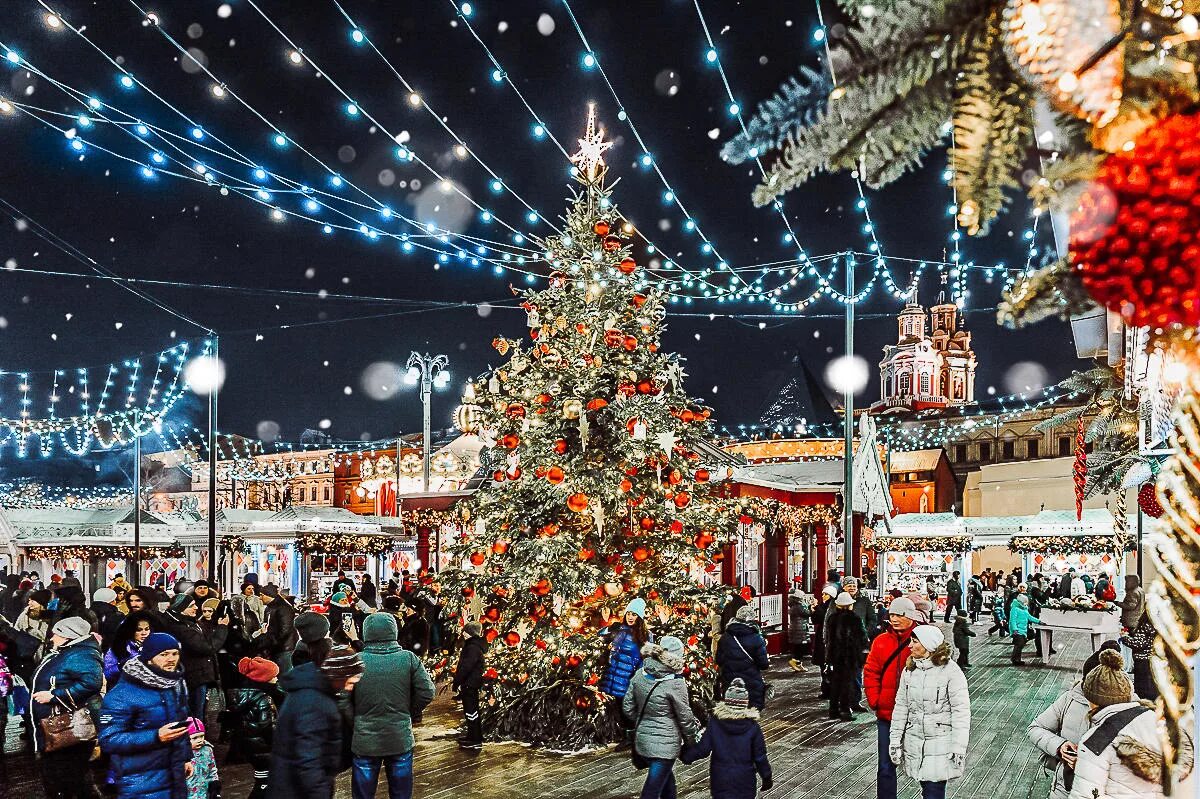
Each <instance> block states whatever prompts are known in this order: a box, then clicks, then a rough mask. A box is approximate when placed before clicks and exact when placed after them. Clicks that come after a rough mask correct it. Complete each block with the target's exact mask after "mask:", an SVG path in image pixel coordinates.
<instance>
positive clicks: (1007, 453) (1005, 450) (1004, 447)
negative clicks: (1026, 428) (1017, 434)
mask: <svg viewBox="0 0 1200 799" xmlns="http://www.w3.org/2000/svg"><path fill="white" fill-rule="evenodd" d="M1000 452H1001V453H1002V454H1001V456H1000V457H1002V458H1003V459H1004V460H1006V461H1011V460H1013V459H1015V458H1016V457H1017V442H1015V441H1005V442H1003V443H1002V444H1001V445H1000Z"/></svg>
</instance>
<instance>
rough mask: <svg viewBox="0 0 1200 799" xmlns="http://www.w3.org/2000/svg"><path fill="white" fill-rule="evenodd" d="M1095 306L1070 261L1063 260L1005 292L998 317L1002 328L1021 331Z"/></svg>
mask: <svg viewBox="0 0 1200 799" xmlns="http://www.w3.org/2000/svg"><path fill="white" fill-rule="evenodd" d="M1095 307H1096V305H1095V303H1094V302H1092V299H1091V297H1089V296H1088V294H1087V292H1086V291H1085V290H1084V288H1083V282H1082V281H1081V280H1080V279H1079V275H1078V274H1076V272H1075V270H1074V269H1073V268H1072V267H1071V262H1070V259H1068V258H1060V259H1059V260H1057V261H1055V262H1054V263H1052V264H1051V265H1049V266H1047V267H1043V268H1042V269H1039V270H1037V271H1036V272H1034V273H1033V274H1031V275H1029V276H1028V277H1025V278H1023V279H1022V280H1019V281H1017V283H1016V284H1015V285H1014V286H1013V287H1012V288H1011V289H1009V290H1008V291H1006V292H1005V293H1004V299H1003V300H1001V302H1000V307H999V309H998V311H997V314H996V316H997V320H998V322H999V323H1000V324H1001V325H1002V326H1004V327H1009V328H1018V327H1024V326H1025V325H1031V324H1034V323H1035V322H1040V321H1041V320H1043V319H1047V318H1049V317H1052V316H1057V317H1058V318H1060V319H1067V318H1069V317H1071V316H1076V315H1079V314H1082V313H1084V312H1086V311H1089V310H1091V309H1092V308H1095Z"/></svg>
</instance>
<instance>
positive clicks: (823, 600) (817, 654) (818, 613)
mask: <svg viewBox="0 0 1200 799" xmlns="http://www.w3.org/2000/svg"><path fill="white" fill-rule="evenodd" d="M839 593H841V592H840V591H838V589H837V586H836V585H835V584H833V583H829V584H827V585H826V586H825V587H824V588H822V589H821V593H820V594H819V595H818V598H817V604H816V605H815V606H814V607H813V615H812V621H813V665H814V666H817V667H818V668H820V669H821V697H822V698H825V697H828V696H829V669H828V668H827V667H826V665H825V617H826V616H828V615H829V609H830V608H831V607H833V599H834V597H836V596H837V595H838V594H839Z"/></svg>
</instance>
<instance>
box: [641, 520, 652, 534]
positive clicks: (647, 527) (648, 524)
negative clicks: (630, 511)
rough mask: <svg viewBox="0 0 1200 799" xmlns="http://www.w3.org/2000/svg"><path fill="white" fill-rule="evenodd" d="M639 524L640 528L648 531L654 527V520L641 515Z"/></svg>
mask: <svg viewBox="0 0 1200 799" xmlns="http://www.w3.org/2000/svg"><path fill="white" fill-rule="evenodd" d="M639 524H640V525H641V526H642V529H643V530H645V531H646V532H650V531H651V530H653V529H654V520H653V519H651V518H650V517H649V516H643V517H642V520H641V521H640V522H639Z"/></svg>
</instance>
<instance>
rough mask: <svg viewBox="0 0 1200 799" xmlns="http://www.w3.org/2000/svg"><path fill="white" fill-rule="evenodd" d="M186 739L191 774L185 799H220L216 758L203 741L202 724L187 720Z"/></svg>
mask: <svg viewBox="0 0 1200 799" xmlns="http://www.w3.org/2000/svg"><path fill="white" fill-rule="evenodd" d="M188 739H189V740H190V741H191V743H192V772H191V773H190V774H189V775H188V778H187V790H188V792H187V799H220V796H221V780H220V778H219V777H218V776H217V756H216V753H215V752H214V751H213V745H212V744H210V743H209V742H208V741H206V740H204V722H202V721H201V720H200V719H196V718H190V719H188Z"/></svg>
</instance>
